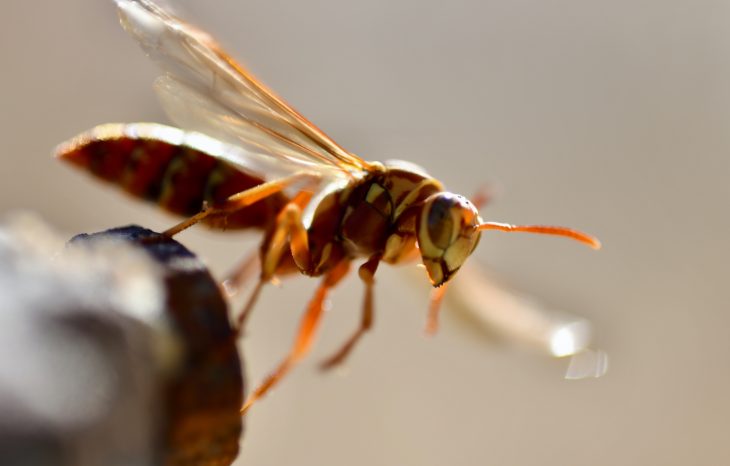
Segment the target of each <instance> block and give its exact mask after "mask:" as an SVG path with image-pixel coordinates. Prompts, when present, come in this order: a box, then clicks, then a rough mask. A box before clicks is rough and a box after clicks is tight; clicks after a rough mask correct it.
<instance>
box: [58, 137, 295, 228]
mask: <svg viewBox="0 0 730 466" xmlns="http://www.w3.org/2000/svg"><path fill="white" fill-rule="evenodd" d="M225 147H226V146H225V145H223V144H221V143H218V142H217V141H213V140H212V139H210V138H206V137H204V136H202V135H197V134H196V135H194V137H191V136H190V133H185V132H183V131H181V130H179V129H176V128H171V127H167V126H163V125H157V124H144V123H141V124H132V125H122V124H110V125H103V126H99V127H96V128H94V129H92V130H91V131H89V132H88V133H84V134H82V135H81V136H78V137H77V138H75V139H73V140H72V141H70V142H68V143H66V144H63V145H62V146H60V147H59V149H58V150H57V155H58V157H59V158H61V159H62V160H65V161H67V162H71V163H72V164H74V165H76V166H79V167H81V168H84V169H85V170H88V171H90V172H91V173H92V174H94V175H95V176H97V177H98V178H101V179H103V180H106V181H108V182H111V183H114V184H117V185H119V186H121V187H122V189H124V190H125V191H126V192H128V193H130V194H132V195H133V196H135V197H138V198H143V199H146V200H148V201H152V202H155V203H157V204H158V205H160V206H161V207H162V208H164V209H166V210H168V211H170V212H172V213H175V214H179V215H183V216H191V215H194V214H196V213H198V212H199V211H200V210H201V209H202V208H203V205H204V204H206V203H207V204H208V205H210V206H216V205H221V204H222V203H223V202H224V201H225V200H226V199H227V198H228V197H229V196H231V195H233V194H236V193H238V192H241V191H245V190H246V189H249V188H252V187H254V186H257V185H259V184H261V183H263V182H264V181H265V180H264V179H263V178H262V177H261V176H259V175H256V174H254V173H249V172H245V171H243V170H242V169H240V168H238V167H236V166H234V165H232V164H231V163H229V162H227V161H225V160H223V159H222V158H221V154H220V153H219V152H220V151H221V150H225ZM286 202H287V198H286V196H285V195H283V194H275V195H273V196H270V197H268V198H266V199H263V200H261V201H259V202H257V203H255V204H253V205H251V206H249V207H246V208H244V209H241V210H238V211H236V212H235V213H232V214H229V215H226V216H225V217H220V216H217V217H212V218H209V219H207V220H206V223H207V224H209V225H210V226H213V227H218V228H231V229H233V228H251V227H254V228H255V227H260V228H266V227H267V226H268V225H270V223H271V222H273V220H274V219H275V217H276V213H277V212H278V211H279V210H281V208H283V207H284V205H285V204H286Z"/></svg>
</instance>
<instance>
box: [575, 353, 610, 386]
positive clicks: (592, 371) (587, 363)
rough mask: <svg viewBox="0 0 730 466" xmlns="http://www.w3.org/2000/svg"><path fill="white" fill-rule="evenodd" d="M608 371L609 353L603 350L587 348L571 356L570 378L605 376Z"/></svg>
mask: <svg viewBox="0 0 730 466" xmlns="http://www.w3.org/2000/svg"><path fill="white" fill-rule="evenodd" d="M606 372H608V355H607V354H606V352H605V351H602V350H593V349H586V350H583V351H581V352H580V353H577V354H574V355H573V356H572V357H571V358H570V364H568V370H567V371H566V372H565V378H566V379H568V380H577V379H587V378H591V377H592V378H597V377H603V376H604V375H606Z"/></svg>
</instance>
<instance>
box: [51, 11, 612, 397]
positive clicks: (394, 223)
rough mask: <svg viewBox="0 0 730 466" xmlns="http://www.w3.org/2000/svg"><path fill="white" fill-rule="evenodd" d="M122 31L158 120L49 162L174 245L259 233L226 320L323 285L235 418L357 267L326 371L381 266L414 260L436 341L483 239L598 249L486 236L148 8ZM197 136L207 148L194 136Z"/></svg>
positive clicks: (285, 366)
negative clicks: (62, 163) (348, 315)
mask: <svg viewBox="0 0 730 466" xmlns="http://www.w3.org/2000/svg"><path fill="white" fill-rule="evenodd" d="M115 2H116V4H117V6H118V8H119V12H120V16H121V20H122V24H123V26H124V27H125V29H126V30H127V31H128V32H129V33H130V34H131V35H132V36H134V37H135V39H137V41H139V43H140V44H141V46H142V48H143V49H144V50H145V52H146V53H147V54H148V55H149V56H150V57H151V58H152V59H153V60H154V61H155V62H157V63H158V64H159V65H160V66H161V67H162V69H163V71H164V74H163V76H162V77H160V78H158V79H157V81H156V90H157V92H158V94H159V96H160V98H161V100H162V103H163V106H164V108H165V110H166V111H167V113H168V115H169V116H170V118H171V119H172V120H173V121H175V122H176V123H177V124H179V125H180V126H181V127H182V128H185V129H186V130H192V131H196V132H185V131H183V130H179V129H176V128H171V127H167V126H162V125H158V124H146V123H134V124H111V125H103V126H99V127H96V128H94V129H92V130H91V131H89V132H87V133H84V134H82V135H80V136H78V137H76V138H75V139H73V140H71V141H69V142H68V143H66V144H64V145H62V146H60V147H59V148H58V151H57V153H58V156H59V157H60V158H61V159H63V160H66V161H68V162H71V163H73V164H76V165H79V166H81V167H82V168H85V169H87V170H90V171H91V172H92V173H93V174H95V175H96V176H98V177H101V178H103V179H105V180H107V181H110V182H113V183H116V184H119V185H121V186H122V187H123V188H124V189H125V190H126V191H127V192H129V193H131V194H133V195H135V196H137V197H141V198H145V199H148V200H150V201H154V202H157V203H158V204H159V205H160V206H161V207H163V208H165V209H167V210H169V211H171V212H174V213H176V214H181V215H185V216H188V219H187V220H185V221H183V222H182V223H180V224H178V225H176V226H174V227H172V228H170V229H169V230H167V232H166V234H168V235H174V234H176V233H178V232H180V231H182V230H184V229H185V228H188V227H189V226H191V225H193V224H195V223H198V222H202V223H205V224H208V225H209V226H212V227H216V228H225V229H241V228H258V229H261V230H263V232H264V235H263V241H262V244H261V249H260V254H259V256H260V257H259V259H260V264H261V271H260V276H259V281H258V284H257V285H256V287H255V289H254V291H253V293H252V296H251V297H250V299H249V300H248V303H247V305H246V307H245V309H244V311H243V312H242V313H241V315H240V316H239V318H238V324H239V328H240V327H241V326H242V325H243V323H244V320H245V319H246V317H247V316H248V315H249V312H250V310H251V309H252V307H253V304H254V303H255V301H256V299H257V297H258V295H259V292H260V291H261V288H262V286H263V285H264V284H265V283H267V282H269V281H271V280H272V279H273V278H274V277H275V276H279V275H284V274H288V273H293V272H301V273H303V274H305V275H309V276H315V277H316V276H321V277H323V278H322V281H321V283H320V285H319V287H318V288H317V290H316V292H315V295H314V297H313V298H312V300H311V301H310V302H309V304H308V306H307V308H306V310H305V314H304V316H303V318H302V321H301V324H300V328H299V331H298V335H297V337H296V339H295V342H294V345H293V347H292V348H291V350H290V352H289V354H288V355H287V356H286V357H285V358H284V360H283V361H282V362H281V363H280V365H279V366H278V367H277V368H276V369H275V370H274V371H273V372H272V374H271V375H270V376H269V377H268V378H267V379H266V380H265V382H264V383H263V384H262V385H261V386H260V387H259V388H258V389H257V390H255V391H254V392H253V393H252V394H251V395H250V396H249V398H248V400H247V401H246V403H245V404H244V407H243V409H242V411H245V410H246V409H248V407H249V406H251V404H252V403H253V402H254V401H255V400H257V399H258V398H260V397H261V396H262V395H263V394H264V393H265V392H266V391H267V390H268V389H269V388H271V387H272V386H273V385H274V384H275V383H276V382H277V381H279V380H280V379H281V378H282V377H283V376H284V375H285V374H286V373H287V372H288V371H289V370H290V369H291V367H292V366H293V365H294V364H295V363H296V362H297V361H299V360H300V359H301V358H302V357H303V356H304V355H305V354H306V353H307V352H308V350H309V348H310V346H311V343H312V340H313V337H314V334H315V331H316V329H317V327H318V325H319V322H320V319H321V316H322V311H323V305H324V302H325V300H326V298H327V296H328V293H329V291H330V290H331V289H332V288H333V287H335V286H336V285H337V283H338V282H339V281H340V280H342V278H344V277H345V276H346V275H347V273H348V271H349V269H350V264H351V263H352V262H353V261H355V260H357V259H360V258H364V259H365V262H364V263H363V264H362V265H360V267H359V269H358V274H359V276H360V279H361V280H362V282H363V283H364V286H365V296H364V299H363V305H362V320H361V324H360V326H359V328H358V329H357V330H356V331H355V332H354V333H353V334H352V335H351V336H350V337H349V339H348V340H346V342H345V343H344V344H343V346H342V347H341V349H340V350H339V351H337V352H336V353H335V354H334V355H333V356H332V357H331V358H329V359H328V360H327V361H326V362H325V366H327V367H332V366H334V365H336V364H338V363H341V362H342V361H343V360H344V359H345V358H346V357H347V355H348V354H349V352H350V351H351V350H352V348H353V347H354V346H355V344H356V342H357V341H358V340H359V338H360V337H361V336H362V335H363V333H364V332H366V331H367V330H368V329H369V328H370V327H371V324H372V318H373V287H374V278H373V277H374V275H375V273H376V270H377V268H378V265H379V264H380V263H381V262H385V263H389V264H395V263H399V262H404V261H408V260H413V259H417V258H418V257H419V256H420V259H421V261H422V263H423V265H424V267H425V269H426V271H427V274H428V277H429V279H430V281H431V284H432V285H433V286H434V288H435V290H434V294H433V296H432V300H431V307H430V310H429V317H428V328H429V329H430V330H431V331H434V330H435V329H436V324H437V312H438V308H439V303H440V301H441V298H442V297H443V294H444V292H445V290H446V285H447V283H448V282H449V280H450V279H451V278H452V277H453V276H454V274H455V273H456V272H457V271H458V270H459V268H460V267H461V265H462V264H463V263H464V261H465V260H466V259H467V257H469V255H470V254H471V253H472V251H473V250H474V249H475V247H476V246H477V243H478V242H479V238H480V236H481V232H482V231H484V230H501V231H524V232H531V233H542V234H551V235H560V236H565V237H569V238H572V239H574V240H577V241H580V242H583V243H586V244H587V245H589V246H591V247H593V248H598V247H600V244H599V242H598V241H597V240H596V239H595V238H593V237H591V236H589V235H587V234H585V233H581V232H579V231H576V230H572V229H568V228H564V227H555V226H541V225H527V226H515V225H509V224H504V223H494V222H484V221H482V219H481V218H480V217H479V213H478V211H477V207H476V206H475V205H474V204H473V203H472V202H470V201H469V200H468V199H466V198H465V197H463V196H460V195H457V194H452V193H450V192H448V191H446V190H445V189H444V186H443V185H442V184H441V183H440V182H439V181H438V180H436V179H435V178H432V177H431V176H429V175H428V174H426V173H425V171H423V170H422V169H421V168H419V167H416V166H415V165H413V164H410V163H406V162H388V163H379V162H367V161H365V160H363V159H361V158H360V157H358V156H356V155H354V154H352V153H350V152H348V151H346V150H345V149H343V148H342V147H340V146H339V145H338V144H337V143H335V142H334V141H333V140H332V139H330V138H329V137H328V136H327V135H325V134H324V133H323V132H322V131H321V130H320V129H319V128H317V127H316V126H315V125H313V124H312V123H311V122H309V121H308V120H307V119H305V118H304V117H303V116H302V115H300V114H299V113H297V112H296V111H295V110H294V109H293V108H292V107H290V106H289V105H288V104H287V103H286V102H284V101H283V100H282V99H281V98H279V97H278V96H277V95H276V94H274V93H273V92H272V91H271V90H269V89H268V88H267V87H265V86H264V85H263V84H262V83H261V82H260V81H258V80H257V79H256V78H254V77H253V76H252V75H251V74H250V73H249V72H248V71H247V70H246V69H244V68H243V67H242V66H241V65H239V64H238V63H236V62H235V61H234V60H233V59H232V58H230V57H229V56H228V55H227V54H226V53H225V52H224V51H223V50H221V48H220V47H219V46H218V45H217V43H216V42H215V41H214V40H213V39H212V38H211V37H210V36H209V35H208V34H207V33H205V32H203V31H201V30H199V29H197V28H195V27H194V26H192V25H190V24H188V23H186V22H184V21H182V20H180V19H178V18H177V17H175V16H173V15H172V14H170V13H168V12H167V11H165V10H163V9H162V8H160V7H159V6H158V5H156V4H155V3H153V2H152V1H149V0H115ZM202 133H204V134H205V135H203V134H202Z"/></svg>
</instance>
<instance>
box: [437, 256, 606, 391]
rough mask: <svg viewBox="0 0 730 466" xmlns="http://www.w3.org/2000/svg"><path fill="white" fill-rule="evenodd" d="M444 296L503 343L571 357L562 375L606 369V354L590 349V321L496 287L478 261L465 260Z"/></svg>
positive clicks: (587, 374) (591, 374)
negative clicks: (475, 262)
mask: <svg viewBox="0 0 730 466" xmlns="http://www.w3.org/2000/svg"><path fill="white" fill-rule="evenodd" d="M446 299H447V301H449V303H450V304H451V307H453V308H454V309H456V310H457V311H459V312H461V313H463V314H465V315H467V316H469V317H471V318H473V319H474V320H476V321H477V322H478V323H479V324H480V325H482V326H484V327H485V328H486V329H487V330H489V331H491V332H494V333H495V334H496V335H498V336H499V337H500V338H503V339H504V340H505V341H508V342H510V343H516V344H518V345H522V346H527V347H531V348H533V349H537V350H538V351H540V352H541V353H544V354H548V355H550V356H553V357H566V356H571V357H572V359H571V363H570V367H569V369H568V373H566V376H565V377H566V378H568V379H579V378H584V377H600V376H602V375H604V374H605V373H606V370H607V369H608V356H607V355H606V353H604V352H603V351H595V350H591V349H589V345H590V343H591V336H592V326H591V324H590V322H588V321H587V320H586V319H584V318H581V317H578V316H575V315H572V314H570V313H567V312H562V311H555V310H552V309H549V308H546V307H545V306H542V305H541V304H539V303H538V302H536V301H534V300H532V299H530V298H527V297H524V296H520V295H518V294H515V293H514V292H512V291H510V290H508V289H507V288H504V287H502V286H500V285H498V284H497V282H495V281H494V280H493V279H492V278H491V277H490V276H489V274H488V273H486V272H485V271H484V270H482V269H481V268H480V267H479V266H478V265H475V264H473V263H467V264H465V265H464V267H462V269H461V270H460V271H459V275H458V276H457V277H456V279H454V281H453V283H451V285H450V288H449V290H448V292H447V293H446ZM591 356H592V357H591ZM591 364H593V366H591Z"/></svg>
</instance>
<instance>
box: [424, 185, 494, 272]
mask: <svg viewBox="0 0 730 466" xmlns="http://www.w3.org/2000/svg"><path fill="white" fill-rule="evenodd" d="M480 222H481V219H480V218H479V213H478V212H477V209H476V207H475V206H474V204H472V203H471V202H470V201H469V200H468V199H466V198H465V197H464V196H459V195H456V194H452V193H448V192H439V193H436V194H433V195H431V196H430V197H428V198H427V199H426V201H425V202H424V205H423V208H422V209H421V212H420V215H419V218H418V221H417V224H416V237H417V241H418V247H419V249H420V251H421V257H422V259H423V265H424V266H425V267H426V271H427V272H428V276H429V278H430V279H431V284H432V285H433V286H441V285H443V284H444V283H446V282H447V281H448V280H449V279H451V277H452V276H453V275H454V274H455V273H456V271H457V270H459V268H460V267H461V265H462V264H463V263H464V261H466V258H467V257H469V255H471V253H472V251H474V248H476V246H477V244H478V243H479V238H480V236H481V232H480V231H479V230H478V229H477V227H478V225H479V224H480Z"/></svg>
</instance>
